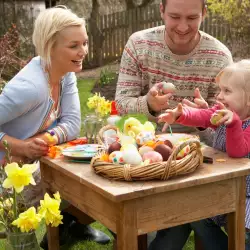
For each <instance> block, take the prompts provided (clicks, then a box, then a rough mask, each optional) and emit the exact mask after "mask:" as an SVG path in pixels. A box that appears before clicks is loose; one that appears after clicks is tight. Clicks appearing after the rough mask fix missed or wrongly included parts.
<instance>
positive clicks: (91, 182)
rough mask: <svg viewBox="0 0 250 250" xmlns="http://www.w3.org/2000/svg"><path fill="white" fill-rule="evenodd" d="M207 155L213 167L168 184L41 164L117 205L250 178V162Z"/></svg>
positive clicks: (58, 162)
mask: <svg viewBox="0 0 250 250" xmlns="http://www.w3.org/2000/svg"><path fill="white" fill-rule="evenodd" d="M203 151H204V155H205V156H208V157H212V158H213V159H214V163H213V164H203V165H202V166H200V167H199V168H198V169H197V170H196V171H195V172H193V173H191V174H188V175H184V176H179V177H175V178H173V179H170V180H167V181H160V180H159V181H136V182H125V181H114V180H108V179H106V178H104V177H101V176H98V175H97V174H95V172H94V170H93V169H91V167H90V165H89V164H84V163H72V162H67V161H66V160H65V159H64V158H58V159H51V158H49V157H43V158H42V159H41V162H43V163H45V164H48V165H49V166H50V167H52V168H54V169H56V170H58V171H59V172H62V173H64V174H66V175H68V176H69V177H71V178H73V179H75V180H76V181H78V182H80V183H83V184H84V185H86V186H88V187H90V188H91V189H93V190H95V191H96V192H98V193H100V194H102V195H103V196H105V197H106V198H108V199H110V200H112V201H115V202H120V201H125V200H130V199H135V198H139V197H144V196H147V195H152V194H156V193H161V192H166V191H171V190H176V189H180V188H186V187H191V186H196V185H201V184H206V183H210V182H215V181H221V180H225V179H230V178H234V177H238V176H243V175H248V174H250V160H249V159H247V158H230V157H228V156H227V154H225V153H223V152H220V151H217V150H215V149H213V148H210V147H205V148H204V149H203ZM216 159H225V162H217V161H216Z"/></svg>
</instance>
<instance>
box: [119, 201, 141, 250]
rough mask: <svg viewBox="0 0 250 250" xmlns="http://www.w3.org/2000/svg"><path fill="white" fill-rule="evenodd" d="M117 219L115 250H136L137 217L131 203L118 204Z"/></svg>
mask: <svg viewBox="0 0 250 250" xmlns="http://www.w3.org/2000/svg"><path fill="white" fill-rule="evenodd" d="M118 211H119V216H118V218H117V224H116V228H117V249H119V250H128V249H129V250H138V238H137V216H136V209H135V207H134V204H133V202H131V201H127V202H124V203H122V204H120V208H119V210H118Z"/></svg>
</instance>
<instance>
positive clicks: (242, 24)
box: [207, 0, 250, 35]
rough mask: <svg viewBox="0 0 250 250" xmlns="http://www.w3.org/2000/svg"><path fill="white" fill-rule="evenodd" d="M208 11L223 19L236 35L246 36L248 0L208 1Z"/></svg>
mask: <svg viewBox="0 0 250 250" xmlns="http://www.w3.org/2000/svg"><path fill="white" fill-rule="evenodd" d="M207 2H208V6H209V10H210V11H211V12H212V13H214V14H217V15H219V16H221V17H223V18H224V19H225V20H226V21H227V22H228V23H229V24H230V25H231V27H232V28H234V29H235V31H236V33H238V34H239V33H240V34H244V35H248V34H249V26H250V25H249V24H250V15H249V11H250V1H249V0H221V1H218V0H208V1H207Z"/></svg>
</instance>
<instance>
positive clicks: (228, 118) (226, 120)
mask: <svg viewBox="0 0 250 250" xmlns="http://www.w3.org/2000/svg"><path fill="white" fill-rule="evenodd" d="M216 103H217V104H218V105H219V107H220V109H219V110H216V111H215V112H214V113H213V115H212V117H215V116H217V117H219V120H218V121H216V123H215V124H214V125H216V126H220V125H222V124H224V125H229V124H230V123H231V122H232V121H233V116H234V113H233V111H231V110H229V109H227V108H226V107H225V105H224V104H223V103H221V102H219V101H216Z"/></svg>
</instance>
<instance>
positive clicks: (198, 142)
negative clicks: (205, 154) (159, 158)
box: [167, 139, 202, 161]
mask: <svg viewBox="0 0 250 250" xmlns="http://www.w3.org/2000/svg"><path fill="white" fill-rule="evenodd" d="M192 144H196V146H197V148H200V147H201V145H200V141H199V140H198V139H189V140H186V141H184V142H182V143H181V144H180V145H178V147H176V148H175V149H174V150H173V152H172V154H171V155H170V157H169V158H168V160H167V161H172V160H176V157H177V155H178V154H179V152H180V151H181V150H182V149H183V148H185V147H186V146H187V145H192ZM201 154H202V153H201Z"/></svg>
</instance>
